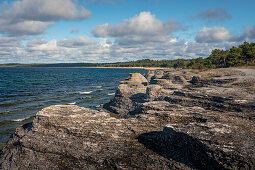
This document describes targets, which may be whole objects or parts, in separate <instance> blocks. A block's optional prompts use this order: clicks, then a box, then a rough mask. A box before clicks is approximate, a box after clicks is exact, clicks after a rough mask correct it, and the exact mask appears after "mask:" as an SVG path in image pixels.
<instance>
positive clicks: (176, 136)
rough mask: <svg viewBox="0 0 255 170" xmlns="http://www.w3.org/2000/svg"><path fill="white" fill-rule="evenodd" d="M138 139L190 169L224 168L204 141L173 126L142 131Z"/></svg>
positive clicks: (146, 145) (151, 148) (149, 147)
mask: <svg viewBox="0 0 255 170" xmlns="http://www.w3.org/2000/svg"><path fill="white" fill-rule="evenodd" d="M138 141H139V142H140V143H142V144H143V145H144V146H145V147H146V148H148V149H150V150H152V151H154V152H156V153H157V154H159V155H161V156H163V157H165V158H167V159H173V160H175V161H177V162H180V163H183V164H185V165H187V166H188V167H190V168H192V169H194V168H195V169H226V168H225V167H224V166H223V165H222V164H221V162H218V161H216V158H215V156H214V155H215V153H213V151H212V150H210V149H209V148H208V147H207V146H206V145H205V144H204V143H202V142H200V141H199V140H198V139H196V138H194V137H192V136H189V135H187V134H185V133H182V132H177V131H175V130H173V128H169V127H165V128H164V130H163V131H158V132H150V133H144V134H142V135H140V136H139V137H138ZM222 154H224V153H221V156H220V157H222V156H223V155H222ZM223 157H225V155H224V156H223Z"/></svg>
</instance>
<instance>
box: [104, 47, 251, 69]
mask: <svg viewBox="0 0 255 170" xmlns="http://www.w3.org/2000/svg"><path fill="white" fill-rule="evenodd" d="M99 65H100V66H104V67H174V68H196V69H203V68H224V67H234V66H244V65H255V43H248V42H244V43H243V44H241V45H239V46H238V47H232V48H230V49H229V50H220V49H215V50H213V51H212V52H211V54H210V56H209V57H207V58H202V57H199V58H196V59H177V60H160V61H155V60H149V59H144V60H138V61H131V62H119V63H108V64H99Z"/></svg>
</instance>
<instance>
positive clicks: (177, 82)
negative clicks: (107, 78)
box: [1, 69, 255, 169]
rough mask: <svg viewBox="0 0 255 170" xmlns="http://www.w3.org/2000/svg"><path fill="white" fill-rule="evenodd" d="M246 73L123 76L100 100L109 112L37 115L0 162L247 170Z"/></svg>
mask: <svg viewBox="0 0 255 170" xmlns="http://www.w3.org/2000/svg"><path fill="white" fill-rule="evenodd" d="M252 77H253V76H250V74H249V77H248V78H247V77H246V75H245V74H244V73H243V72H242V70H240V69H239V70H231V69H220V70H209V71H203V72H198V71H194V70H174V69H171V70H164V71H163V70H155V71H149V72H148V73H147V74H146V75H145V77H144V76H142V75H141V74H137V73H133V74H130V76H129V77H128V79H126V80H125V81H122V82H120V85H119V87H118V90H117V92H116V95H115V97H114V99H113V100H111V101H110V102H109V103H107V104H105V105H104V108H105V109H107V110H108V111H110V112H108V111H107V110H104V111H103V110H101V111H95V110H91V109H87V108H81V107H78V106H71V105H68V106H67V105H57V106H51V107H48V108H45V109H43V110H42V111H40V112H38V113H37V115H36V117H35V119H34V120H33V122H32V123H29V124H25V125H23V126H21V127H19V128H17V130H16V132H15V134H13V136H12V137H11V138H10V139H9V141H8V143H7V145H6V147H5V148H4V150H3V154H2V156H1V167H2V169H254V167H255V149H254V146H255V127H254V123H255V122H254V121H255V112H254V110H255V88H254V87H253V86H254V85H255V80H253V79H252ZM247 81H248V82H249V84H247ZM253 81H254V82H253ZM253 89H254V90H253Z"/></svg>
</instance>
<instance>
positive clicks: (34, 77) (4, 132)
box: [0, 67, 146, 150]
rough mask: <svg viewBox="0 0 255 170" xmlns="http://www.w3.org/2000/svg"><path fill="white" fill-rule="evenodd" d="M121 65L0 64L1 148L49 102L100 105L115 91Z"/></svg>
mask: <svg viewBox="0 0 255 170" xmlns="http://www.w3.org/2000/svg"><path fill="white" fill-rule="evenodd" d="M133 72H136V73H141V74H145V72H146V70H141V69H123V68H73V67H70V68H66V67H65V68H60V67H55V68H53V67H0V150H1V149H2V148H3V147H4V145H5V144H6V142H7V141H8V139H9V137H10V136H11V134H13V133H14V132H15V129H16V128H17V127H18V126H20V125H23V124H25V123H28V122H31V121H32V120H33V118H34V117H35V115H36V113H37V112H38V111H40V110H41V109H42V108H45V107H48V106H51V105H60V104H65V105H78V106H82V107H87V108H92V109H96V110H98V109H100V108H102V106H103V104H104V103H107V102H109V101H110V99H112V98H113V97H114V95H115V91H116V88H117V87H118V85H119V81H121V80H124V79H125V78H127V76H128V75H129V73H133Z"/></svg>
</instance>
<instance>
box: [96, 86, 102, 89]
mask: <svg viewBox="0 0 255 170" xmlns="http://www.w3.org/2000/svg"><path fill="white" fill-rule="evenodd" d="M102 87H103V86H95V88H98V89H99V88H102Z"/></svg>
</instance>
